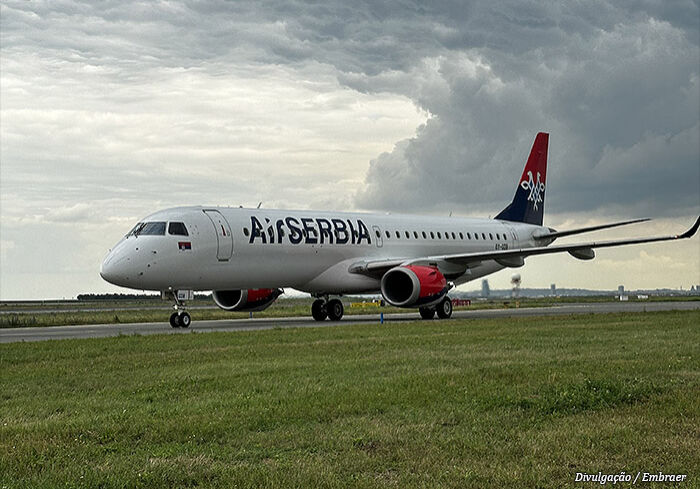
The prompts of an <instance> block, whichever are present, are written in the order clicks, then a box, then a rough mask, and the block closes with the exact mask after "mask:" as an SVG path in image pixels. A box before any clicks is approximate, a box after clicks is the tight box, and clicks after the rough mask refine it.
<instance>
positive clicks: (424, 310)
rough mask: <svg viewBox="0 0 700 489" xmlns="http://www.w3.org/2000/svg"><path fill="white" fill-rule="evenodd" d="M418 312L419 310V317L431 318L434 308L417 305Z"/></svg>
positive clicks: (433, 314) (433, 315)
mask: <svg viewBox="0 0 700 489" xmlns="http://www.w3.org/2000/svg"><path fill="white" fill-rule="evenodd" d="M418 312H420V317H422V318H423V319H433V317H435V309H431V308H429V307H419V308H418Z"/></svg>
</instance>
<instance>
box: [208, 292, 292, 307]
mask: <svg viewBox="0 0 700 489" xmlns="http://www.w3.org/2000/svg"><path fill="white" fill-rule="evenodd" d="M280 294H282V289H244V290H215V291H213V292H212V298H213V299H214V302H215V303H216V305H217V306H219V307H220V308H221V309H223V310H225V311H250V312H255V311H263V310H265V309H267V308H268V307H270V306H271V305H272V303H273V302H275V299H277V298H278V297H279V296H280Z"/></svg>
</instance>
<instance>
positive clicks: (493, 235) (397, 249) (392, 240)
mask: <svg viewBox="0 0 700 489" xmlns="http://www.w3.org/2000/svg"><path fill="white" fill-rule="evenodd" d="M143 222H144V223H153V222H155V223H160V222H163V223H165V233H164V234H159V235H143V234H141V235H136V236H134V235H130V236H126V237H124V238H123V239H122V240H121V241H120V242H119V243H118V244H117V245H116V246H115V247H114V248H113V249H112V250H110V252H109V253H108V255H107V257H106V258H105V259H104V262H103V264H102V269H101V274H102V276H103V277H104V278H105V279H106V280H108V281H109V282H111V283H114V284H117V285H121V286H124V287H129V288H133V289H143V290H161V291H162V290H230V289H248V288H275V287H291V288H294V289H297V290H301V291H304V292H310V293H318V294H346V293H363V292H364V293H369V292H378V291H379V289H380V278H379V277H377V278H375V277H370V276H367V275H363V274H356V273H351V272H350V271H349V268H350V266H351V265H353V264H354V263H356V262H358V260H381V259H395V258H397V257H399V258H404V259H407V260H408V259H412V258H418V257H424V256H432V255H449V254H453V253H463V252H480V251H490V250H508V249H517V248H527V247H533V246H535V245H536V243H535V240H534V239H533V238H532V236H533V233H536V232H547V231H548V229H549V228H546V227H542V226H535V225H531V224H525V223H516V222H508V221H501V220H495V219H474V218H459V217H430V216H411V215H383V214H370V213H344V212H321V211H288V210H267V209H247V208H231V207H216V208H213V207H179V208H172V209H166V210H162V211H159V212H156V213H154V214H152V215H150V216H148V217H147V218H145V219H144V220H143ZM172 222H177V223H184V225H185V228H186V230H187V236H184V235H172V234H170V233H169V232H168V227H169V223H172ZM257 223H259V224H260V226H259V227H257ZM256 230H257V231H258V233H256V235H255V236H253V233H254V232H255V231H256ZM539 244H541V241H540V243H539ZM503 268H504V266H503V265H501V264H499V263H497V262H496V261H494V260H487V261H483V262H482V263H480V264H478V265H476V266H470V267H469V268H465V267H455V270H454V273H453V274H452V276H451V277H450V278H451V281H452V282H454V283H455V284H457V285H458V284H461V283H465V282H468V281H470V280H475V279H478V278H480V277H483V276H485V275H488V274H491V273H493V272H496V271H498V270H501V269H503ZM447 275H448V274H446V276H447Z"/></svg>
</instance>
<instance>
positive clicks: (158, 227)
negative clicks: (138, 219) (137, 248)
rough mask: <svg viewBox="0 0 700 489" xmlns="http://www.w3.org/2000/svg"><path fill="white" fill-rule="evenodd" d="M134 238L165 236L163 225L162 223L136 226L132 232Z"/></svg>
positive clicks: (147, 223) (145, 223) (146, 223)
mask: <svg viewBox="0 0 700 489" xmlns="http://www.w3.org/2000/svg"><path fill="white" fill-rule="evenodd" d="M133 234H134V236H142V235H143V236H146V235H148V236H164V235H165V223H164V222H144V223H141V224H140V225H139V226H136V228H134V231H133Z"/></svg>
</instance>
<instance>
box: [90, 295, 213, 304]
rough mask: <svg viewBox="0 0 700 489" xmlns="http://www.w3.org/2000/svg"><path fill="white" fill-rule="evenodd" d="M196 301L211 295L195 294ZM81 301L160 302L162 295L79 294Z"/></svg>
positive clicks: (208, 297)
mask: <svg viewBox="0 0 700 489" xmlns="http://www.w3.org/2000/svg"><path fill="white" fill-rule="evenodd" d="M194 298H195V299H210V298H211V294H195V295H194ZM78 300H79V301H85V302H89V301H133V300H146V301H150V300H160V295H154V294H78Z"/></svg>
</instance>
